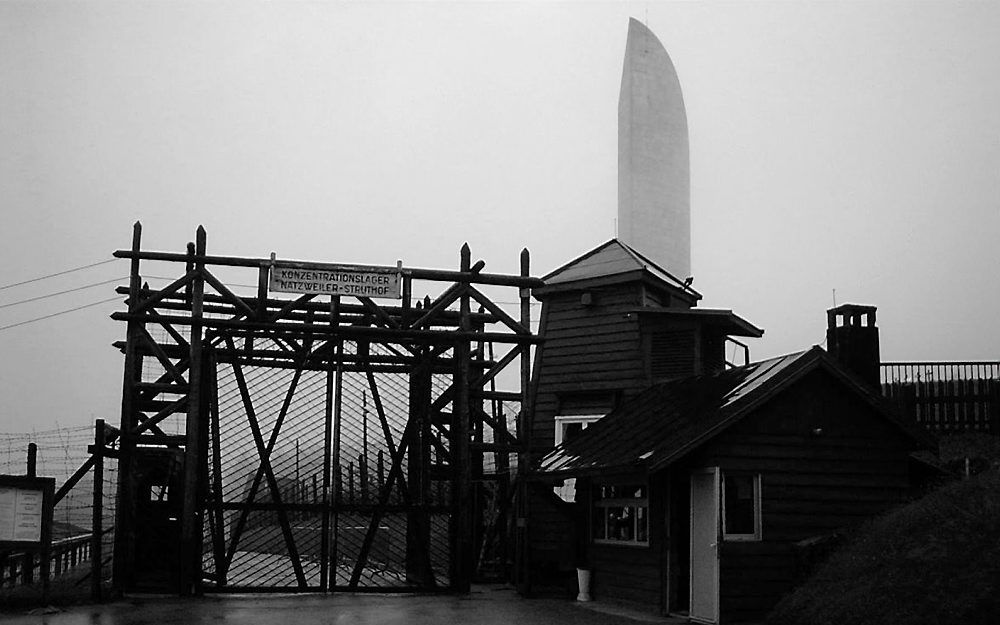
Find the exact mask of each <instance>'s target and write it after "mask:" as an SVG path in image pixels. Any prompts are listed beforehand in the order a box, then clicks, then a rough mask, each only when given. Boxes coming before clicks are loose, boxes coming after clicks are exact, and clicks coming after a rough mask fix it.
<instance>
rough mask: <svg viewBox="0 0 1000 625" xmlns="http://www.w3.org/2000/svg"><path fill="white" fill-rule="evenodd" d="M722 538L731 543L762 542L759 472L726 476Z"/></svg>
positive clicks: (723, 491)
mask: <svg viewBox="0 0 1000 625" xmlns="http://www.w3.org/2000/svg"><path fill="white" fill-rule="evenodd" d="M722 536H723V540H727V541H744V542H748V541H759V540H761V539H762V538H761V514H760V474H759V473H726V474H723V476H722Z"/></svg>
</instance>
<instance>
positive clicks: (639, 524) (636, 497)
mask: <svg viewBox="0 0 1000 625" xmlns="http://www.w3.org/2000/svg"><path fill="white" fill-rule="evenodd" d="M592 529H593V534H592V535H593V538H594V542H598V543H608V544H624V545H648V544H649V497H648V494H647V487H646V486H645V485H644V484H605V485H601V486H597V487H595V488H594V507H593V518H592Z"/></svg>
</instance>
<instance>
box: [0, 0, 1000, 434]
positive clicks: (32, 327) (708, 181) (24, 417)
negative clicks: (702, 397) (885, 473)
mask: <svg viewBox="0 0 1000 625" xmlns="http://www.w3.org/2000/svg"><path fill="white" fill-rule="evenodd" d="M630 16H634V17H636V18H638V19H640V20H643V21H645V22H646V23H647V25H648V26H649V27H650V28H651V29H652V30H653V32H655V33H656V34H657V36H658V37H659V39H660V40H661V41H662V42H663V44H664V46H665V47H666V49H667V52H668V53H669V54H670V56H671V58H672V59H673V62H674V65H675V66H676V68H677V72H678V75H679V77H680V82H681V87H682V90H683V93H684V99H685V104H686V107H687V112H688V123H689V127H690V137H691V139H690V141H691V175H692V184H691V188H692V198H691V207H692V215H691V222H692V237H691V243H692V266H693V274H694V277H695V282H694V286H695V287H696V288H697V289H698V290H699V291H701V292H702V293H703V294H704V295H705V299H704V300H703V302H702V305H703V306H706V307H717V308H732V309H733V310H735V311H736V312H737V313H738V314H740V315H742V316H744V317H745V318H747V319H748V320H750V321H751V322H753V323H755V324H756V325H758V326H760V327H763V328H764V329H765V337H764V338H763V339H760V340H755V341H752V342H751V343H752V345H751V348H752V355H753V357H754V359H759V358H764V357H767V356H772V355H777V354H780V353H786V352H790V351H796V350H800V349H804V348H807V347H809V346H810V345H813V344H817V343H821V342H822V341H823V339H824V331H825V314H824V311H825V310H826V309H827V308H829V307H830V306H831V304H832V303H833V289H836V299H837V302H838V303H843V302H848V301H849V302H855V303H865V304H874V305H877V306H878V307H879V316H878V320H879V326H880V329H881V338H882V355H883V359H884V360H915V359H918V360H923V359H927V360H932V359H952V360H972V359H993V360H996V359H998V358H1000V330H998V329H997V321H996V320H997V314H998V310H1000V277H998V276H1000V252H998V239H1000V3H997V2H982V3H957V2H898V3H897V2H850V3H846V2H845V3H838V2H818V3H810V2H796V3H791V2H787V3H772V2H759V3H752V2H750V3H748V2H739V3H718V2H702V3H676V4H675V3H660V2H656V3H654V2H649V3H614V2H612V3H568V2H567V3H541V2H525V3H508V2H503V3H500V2H497V3H461V4H460V3H443V2H428V3H406V4H400V3H367V2H366V3H356V4H355V3H351V4H346V3H332V2H324V3H281V2H278V3H253V2H249V3H248V2H232V3H206V2H198V3H188V4H185V3H180V2H169V3H158V2H141V3H124V2H121V3H107V2H75V3H61V2H33V1H32V2H17V1H10V0H8V1H5V2H0V210H2V211H3V213H2V214H3V218H4V219H3V246H2V248H0V267H2V268H3V269H2V273H0V286H5V285H9V284H12V283H17V282H21V281H24V280H30V279H33V278H37V277H39V276H44V275H47V274H50V273H55V272H59V271H62V270H65V269H71V268H75V267H80V266H83V265H87V264H91V263H95V262H99V261H103V260H107V259H109V258H110V255H111V252H112V251H114V250H115V249H121V248H126V247H128V246H129V243H130V237H131V226H132V223H133V222H134V221H136V220H141V221H142V223H143V226H144V246H145V247H147V248H149V249H156V250H167V251H182V250H183V249H184V245H185V243H186V242H187V241H189V240H192V239H193V237H194V231H195V228H196V227H197V226H198V224H204V225H205V227H206V229H207V231H208V247H209V251H210V252H211V253H217V254H226V255H242V256H255V257H257V256H266V255H268V254H269V253H270V252H271V251H275V252H277V254H278V255H279V257H285V258H297V259H302V260H316V261H325V262H340V263H370V264H381V265H391V264H395V262H396V260H397V259H401V260H403V262H404V264H406V265H410V266H423V267H441V268H447V269H453V268H457V265H458V250H459V247H460V246H461V244H462V243H463V242H465V241H468V242H469V244H470V245H471V247H472V251H473V257H474V260H475V259H480V258H481V259H483V260H485V261H486V268H487V270H488V271H493V272H509V273H513V272H516V271H517V257H518V252H519V251H520V249H521V248H522V247H527V248H529V249H530V250H531V253H532V259H533V273H534V274H535V275H543V274H545V273H547V272H548V271H551V270H552V269H554V268H555V267H557V266H559V265H561V264H562V263H564V262H566V261H568V260H570V259H571V258H573V257H575V256H577V255H579V254H581V253H583V252H585V251H587V250H588V249H590V248H592V247H594V246H596V245H598V244H600V243H602V242H604V241H606V240H607V239H609V238H611V237H612V236H613V234H614V218H615V214H616V202H617V189H616V186H617V170H616V168H617V100H618V89H619V82H620V78H621V67H622V60H623V58H622V57H623V52H624V47H625V34H626V28H627V24H628V18H629V17H630ZM163 271H168V270H167V269H163ZM149 272H150V273H151V274H152V275H163V274H162V273H157V272H156V268H151V269H150V270H149ZM127 273H128V268H127V265H126V261H116V262H113V263H107V264H104V265H100V266H97V267H92V268H90V269H87V270H83V271H78V272H74V273H70V274H67V275H64V276H60V277H57V278H52V279H46V280H41V281H36V282H32V283H30V284H27V285H23V286H17V287H11V288H4V289H0V328H3V329H0V431H9V432H16V431H29V430H31V429H32V428H34V429H37V430H43V429H48V428H51V427H53V426H54V424H56V423H57V422H58V424H59V425H62V426H67V425H83V424H88V423H92V421H93V419H94V418H97V417H103V418H106V419H108V420H109V421H110V422H112V423H117V422H118V421H119V419H120V415H119V411H120V393H121V369H122V366H121V365H122V363H121V356H120V354H119V353H118V352H117V351H115V350H114V349H113V348H112V347H111V346H110V343H111V342H112V341H114V340H118V339H121V338H123V336H124V330H125V328H124V324H119V323H116V322H113V321H111V320H110V319H109V318H108V315H109V314H110V313H111V312H112V311H113V310H116V309H121V305H120V304H115V303H104V304H100V305H96V306H91V307H87V308H82V309H81V310H78V311H76V312H73V313H70V314H65V315H59V316H55V317H52V318H50V319H47V320H42V321H37V322H32V323H26V324H23V325H16V326H14V327H10V326H12V325H14V324H19V323H21V322H24V321H30V320H33V319H37V318H39V317H42V316H45V315H50V314H52V313H56V312H60V311H64V310H68V309H72V308H76V307H80V306H84V305H87V304H93V303H95V302H100V301H101V300H105V299H108V298H111V297H113V296H114V293H113V287H114V284H115V282H113V280H114V279H115V278H121V277H123V276H126V275H127ZM169 275H171V276H173V275H177V274H176V273H171V274H169ZM245 279H247V280H250V281H251V283H252V278H245ZM235 280H236V281H239V280H240V278H235ZM105 281H111V282H108V283H106V284H103V285H97V286H93V287H88V285H94V284H96V283H99V282H105ZM151 282H152V283H153V284H154V285H162V284H163V282H162V281H160V282H157V281H156V280H155V279H154V280H151ZM77 287H88V288H84V289H81V290H77V291H73V292H70V293H66V294H64V295H61V296H58V297H52V298H45V299H41V300H38V301H35V302H30V303H23V304H19V303H18V302H22V301H24V300H25V299H29V298H33V297H38V296H42V295H47V294H51V293H55V292H59V291H63V290H67V289H74V288H77ZM11 304H16V305H11ZM536 310H537V308H536Z"/></svg>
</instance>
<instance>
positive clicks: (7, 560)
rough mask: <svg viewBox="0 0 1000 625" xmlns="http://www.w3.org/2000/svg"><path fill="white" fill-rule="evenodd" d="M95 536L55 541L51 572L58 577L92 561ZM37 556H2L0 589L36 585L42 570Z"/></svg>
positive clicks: (50, 551)
mask: <svg viewBox="0 0 1000 625" xmlns="http://www.w3.org/2000/svg"><path fill="white" fill-rule="evenodd" d="M91 537H92V534H79V535H77V536H71V537H69V538H63V539H61V540H54V541H52V546H51V548H50V549H49V570H50V571H51V572H52V576H53V577H58V576H59V575H62V574H63V573H64V572H66V571H69V570H70V569H72V568H73V567H75V566H76V565H78V564H81V563H83V562H87V561H88V560H90V556H91V551H90V550H91ZM41 564H42V563H41V556H40V555H39V554H37V553H24V552H20V551H11V552H5V553H0V587H5V588H9V587H14V586H20V585H28V584H32V583H34V581H35V580H36V579H37V576H36V571H38V570H39V569H40V568H41Z"/></svg>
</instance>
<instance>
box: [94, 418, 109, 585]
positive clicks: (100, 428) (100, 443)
mask: <svg viewBox="0 0 1000 625" xmlns="http://www.w3.org/2000/svg"><path fill="white" fill-rule="evenodd" d="M106 440H107V439H106V438H105V434H104V419H98V420H97V423H96V424H95V426H94V454H95V455H96V458H95V461H94V501H93V515H92V517H93V518H92V519H91V525H90V532H91V534H90V598H91V599H93V600H94V601H95V602H96V603H100V601H101V568H102V567H101V564H102V562H101V561H102V560H103V554H102V553H101V540H102V538H103V536H102V535H101V534H102V532H103V530H104V528H103V525H104V519H103V514H104V443H105V441H106Z"/></svg>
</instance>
